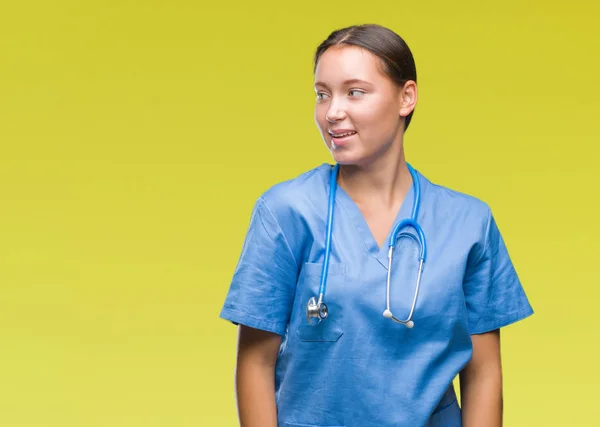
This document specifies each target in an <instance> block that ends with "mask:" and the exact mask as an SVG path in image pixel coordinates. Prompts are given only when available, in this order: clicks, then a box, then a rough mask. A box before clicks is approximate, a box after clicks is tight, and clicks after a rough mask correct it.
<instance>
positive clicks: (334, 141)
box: [330, 131, 356, 150]
mask: <svg viewBox="0 0 600 427" xmlns="http://www.w3.org/2000/svg"><path fill="white" fill-rule="evenodd" d="M330 135H331V148H332V149H334V150H335V149H337V148H338V147H341V146H343V145H345V144H346V143H347V142H348V141H349V140H350V139H352V137H353V136H354V135H356V132H355V131H352V132H344V133H340V134H337V135H335V134H330Z"/></svg>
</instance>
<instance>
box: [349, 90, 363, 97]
mask: <svg viewBox="0 0 600 427" xmlns="http://www.w3.org/2000/svg"><path fill="white" fill-rule="evenodd" d="M352 94H356V95H355V96H361V95H364V92H363V91H362V90H358V89H350V96H354V95H352Z"/></svg>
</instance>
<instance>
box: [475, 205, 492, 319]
mask: <svg viewBox="0 0 600 427" xmlns="http://www.w3.org/2000/svg"><path fill="white" fill-rule="evenodd" d="M491 224H492V210H491V209H490V208H489V207H488V221H487V225H486V227H485V243H484V245H483V250H482V251H481V254H480V255H479V257H478V258H477V261H475V262H474V263H473V265H477V264H479V262H480V261H481V259H482V258H483V255H484V254H485V251H486V249H487V246H488V243H489V237H490V227H491ZM491 285H492V286H494V285H495V284H494V283H492V284H491ZM493 295H494V293H493V292H490V294H489V295H488V298H487V301H486V303H485V310H484V312H483V313H482V314H481V316H480V317H479V319H477V323H475V326H473V330H475V331H476V330H477V327H478V326H479V324H480V323H481V322H482V321H483V319H485V316H486V315H487V314H488V313H489V311H490V301H491V300H492V296H493Z"/></svg>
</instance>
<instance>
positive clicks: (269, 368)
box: [235, 325, 281, 427]
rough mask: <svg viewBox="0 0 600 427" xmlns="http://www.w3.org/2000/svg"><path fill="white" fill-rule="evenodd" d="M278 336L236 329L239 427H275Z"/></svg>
mask: <svg viewBox="0 0 600 427" xmlns="http://www.w3.org/2000/svg"><path fill="white" fill-rule="evenodd" d="M280 344H281V336H280V335H277V334H274V333H271V332H266V331H261V330H258V329H254V328H250V327H247V326H244V325H240V326H239V336H238V354H237V364H236V373H235V386H236V395H237V407H238V416H239V420H240V426H241V427H277V406H276V404H275V364H276V362H277V356H278V355H279V346H280Z"/></svg>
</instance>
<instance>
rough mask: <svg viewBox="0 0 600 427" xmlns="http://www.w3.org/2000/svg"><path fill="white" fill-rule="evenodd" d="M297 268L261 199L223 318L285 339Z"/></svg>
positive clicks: (284, 238) (235, 274) (258, 201)
mask: <svg viewBox="0 0 600 427" xmlns="http://www.w3.org/2000/svg"><path fill="white" fill-rule="evenodd" d="M297 270H298V267H297V264H296V261H295V259H294V256H293V254H292V252H291V249H290V246H289V244H288V242H287V240H286V237H285V236H284V234H283V231H282V229H281V227H280V226H279V224H278V222H277V220H276V219H275V217H274V216H273V214H272V213H271V211H270V210H269V208H268V207H267V205H266V203H265V201H264V200H263V199H262V198H259V199H258V200H257V202H256V204H255V206H254V209H253V211H252V216H251V220H250V226H249V229H248V232H247V234H246V238H245V241H244V245H243V248H242V253H241V255H240V258H239V261H238V264H237V267H236V269H235V271H234V275H233V279H232V282H231V284H230V287H229V292H228V294H227V296H226V298H225V303H224V305H223V308H222V310H221V314H220V317H221V318H223V319H226V320H229V321H231V322H232V323H234V324H243V325H246V326H250V327H253V328H256V329H262V330H265V331H269V332H273V333H276V334H279V335H284V334H285V330H286V327H287V323H288V321H289V317H290V313H291V310H292V304H293V299H294V290H295V286H296V279H297V274H298V272H297Z"/></svg>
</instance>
